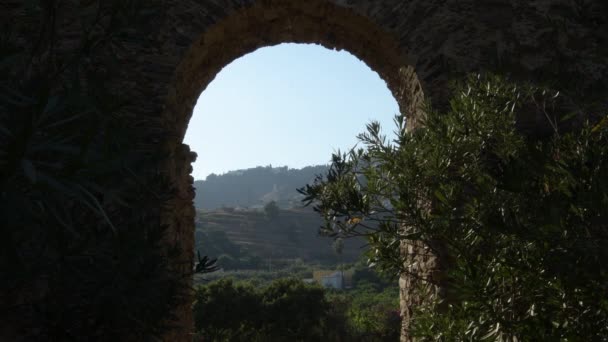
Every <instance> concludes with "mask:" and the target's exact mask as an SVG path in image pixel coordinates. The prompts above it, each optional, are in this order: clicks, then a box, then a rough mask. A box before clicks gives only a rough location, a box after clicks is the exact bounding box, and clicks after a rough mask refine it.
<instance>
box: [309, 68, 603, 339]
mask: <svg viewBox="0 0 608 342" xmlns="http://www.w3.org/2000/svg"><path fill="white" fill-rule="evenodd" d="M449 104H450V106H449V110H447V111H445V112H441V113H440V112H437V111H435V110H433V109H432V108H430V106H427V108H426V113H425V117H424V118H423V120H422V122H423V124H422V127H420V128H418V129H416V130H413V131H407V130H405V126H404V118H403V117H400V116H399V117H397V118H396V122H397V134H398V136H397V139H396V140H395V141H394V142H387V140H386V138H385V137H384V136H383V135H382V134H381V129H380V126H379V124H378V123H375V122H373V123H371V124H369V125H368V127H367V132H366V133H363V134H361V135H359V140H360V141H361V143H362V144H363V145H364V146H365V148H359V149H353V150H351V151H350V152H349V153H348V154H337V155H334V156H333V159H332V165H331V167H330V169H329V171H328V172H327V174H326V175H325V177H318V178H317V179H316V180H315V182H314V183H313V184H312V185H308V186H306V187H305V188H303V189H301V193H303V194H304V195H305V201H306V202H307V203H308V204H310V203H314V205H315V209H316V210H317V211H319V212H320V213H321V214H322V215H323V216H324V218H325V220H326V224H325V226H324V230H325V231H326V233H327V234H328V235H331V236H343V237H350V236H359V235H364V236H366V237H367V238H368V241H369V243H370V247H371V248H370V253H369V257H370V261H371V262H372V263H375V264H377V265H378V266H379V267H380V268H381V269H383V270H385V271H389V272H391V273H392V274H395V275H396V274H399V273H401V272H406V270H407V266H408V264H407V262H409V261H410V260H409V259H407V257H406V256H404V255H402V254H401V253H400V249H399V246H400V244H401V243H402V242H404V241H405V242H409V243H416V244H422V245H426V246H428V247H429V248H431V249H435V248H436V247H437V246H441V253H442V255H443V256H444V257H445V256H448V257H449V258H446V260H448V261H449V268H448V270H449V271H448V274H447V282H448V283H447V285H448V289H449V292H448V293H447V297H446V298H445V300H446V301H445V302H444V303H443V304H442V310H441V313H438V310H437V308H438V307H437V305H439V304H440V303H439V301H438V300H436V301H429V303H427V304H426V305H422V306H420V307H418V308H417V311H418V313H417V317H418V319H416V320H415V321H414V322H413V330H412V331H411V333H412V334H414V335H415V336H417V337H419V338H424V339H442V340H481V339H493V340H508V339H513V338H517V339H518V340H530V341H541V340H542V341H547V340H556V341H557V340H581V339H582V340H602V339H604V338H605V336H608V299H607V298H606V296H604V295H599V294H605V293H608V292H607V290H608V270H607V269H606V265H608V249H606V248H605V246H606V243H607V242H608V195H607V194H608V119H606V118H605V119H603V120H602V121H599V123H598V122H597V121H596V122H593V123H592V122H582V121H581V120H578V119H577V118H580V117H581V116H580V115H577V114H578V113H574V114H571V113H568V112H567V111H566V110H565V108H567V107H568V106H567V105H566V104H567V101H566V98H565V97H563V96H560V95H559V93H557V92H555V91H550V90H547V89H543V88H539V87H535V86H530V85H516V84H512V83H509V82H506V81H505V80H504V79H501V78H500V77H496V76H487V77H481V76H477V77H470V78H468V79H467V81H466V82H461V83H457V84H455V86H454V95H453V98H452V99H451V101H450V103H449ZM530 117H532V118H535V117H536V118H542V119H543V120H545V121H544V122H545V124H544V125H542V126H543V127H545V128H548V129H547V130H544V131H543V130H536V131H534V130H533V131H531V133H530V132H528V133H525V134H524V133H522V132H524V131H523V130H522V126H521V125H520V123H521V122H523V121H526V120H529V118H530ZM518 127H519V128H518ZM539 132H540V133H541V134H539ZM438 242H439V244H438ZM435 251H436V252H437V250H436V249H435ZM414 276H415V274H414ZM431 282H432V281H431V280H430V279H426V283H427V284H428V283H431ZM420 291H424V289H420Z"/></svg>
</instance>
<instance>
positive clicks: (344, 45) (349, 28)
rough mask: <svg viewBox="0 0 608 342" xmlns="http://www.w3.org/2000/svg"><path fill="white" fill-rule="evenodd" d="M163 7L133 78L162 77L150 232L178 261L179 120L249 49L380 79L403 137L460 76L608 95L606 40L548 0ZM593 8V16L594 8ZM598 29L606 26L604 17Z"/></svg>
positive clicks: (186, 239)
mask: <svg viewBox="0 0 608 342" xmlns="http://www.w3.org/2000/svg"><path fill="white" fill-rule="evenodd" d="M163 3H164V4H165V5H166V6H167V15H166V19H165V21H164V23H162V24H161V25H160V29H159V35H158V37H156V38H155V40H154V41H153V45H155V46H157V47H159V46H160V48H159V51H158V52H157V53H152V54H150V53H149V52H147V51H146V50H145V47H143V44H142V49H143V50H142V51H138V52H137V53H136V54H137V55H139V56H143V58H144V59H145V60H147V61H148V62H149V63H150V65H149V69H148V70H144V71H143V74H144V75H146V76H149V75H151V74H153V73H159V70H160V74H162V75H160V76H159V77H160V78H159V77H149V78H152V79H155V80H157V81H159V82H160V84H157V85H154V86H150V91H149V93H150V94H153V95H155V96H156V98H155V100H154V101H156V103H155V104H154V105H153V106H152V108H153V109H152V111H153V112H154V114H155V115H158V114H160V118H161V120H162V121H163V123H164V125H165V126H166V127H167V129H168V131H169V132H171V134H170V136H168V137H167V140H166V141H163V142H161V144H162V150H165V151H168V152H169V154H170V157H169V158H168V159H167V160H166V163H165V164H164V165H163V166H162V167H161V169H162V170H163V172H165V173H166V174H168V175H169V177H170V178H171V179H172V180H173V183H174V184H175V193H174V194H172V196H173V199H172V200H171V201H169V203H167V205H166V206H165V207H164V208H162V211H161V223H165V224H167V225H168V226H169V227H171V229H170V231H171V232H172V233H173V234H172V239H175V240H176V241H178V242H179V243H180V244H181V245H182V246H183V247H184V250H186V251H188V250H190V251H191V250H192V246H193V241H192V240H193V237H192V229H193V223H192V222H193V218H194V210H193V207H192V203H191V200H192V196H193V190H192V178H191V177H190V172H191V166H190V162H191V161H192V160H194V158H196V155H195V154H193V153H191V152H190V151H189V148H188V147H187V146H185V145H183V144H182V139H183V137H184V134H185V131H186V128H187V123H188V120H189V118H190V115H191V113H192V110H193V107H194V104H195V102H196V99H197V98H198V96H199V94H200V93H201V92H202V91H203V90H204V89H205V87H206V85H207V84H209V83H210V82H211V81H212V80H213V78H214V77H215V75H216V74H217V73H218V72H219V71H220V70H221V68H223V67H224V66H225V65H227V64H229V63H230V62H231V61H232V60H234V59H236V58H238V57H240V56H242V55H244V54H246V53H249V52H252V51H254V50H256V49H257V48H260V47H264V46H272V45H276V44H279V43H284V42H293V43H315V44H320V45H323V46H324V47H326V48H329V49H345V50H348V51H349V52H350V53H352V54H353V55H355V56H357V57H358V58H360V59H362V60H363V61H364V62H365V63H366V64H368V66H369V67H370V68H371V69H372V70H374V71H376V72H377V73H378V74H379V75H380V77H381V78H382V79H384V80H385V81H386V83H387V86H388V88H389V90H390V91H391V92H392V93H393V96H394V97H395V99H396V100H397V103H398V104H399V107H400V110H401V112H402V113H404V114H406V116H408V125H410V127H411V126H412V125H416V121H417V120H416V119H417V118H418V117H419V116H420V114H421V111H420V110H419V106H420V104H421V103H422V101H423V96H424V97H426V98H428V99H430V100H432V101H433V104H434V105H438V106H440V107H441V106H444V105H445V104H446V100H447V95H448V89H449V88H448V86H447V84H448V81H449V79H450V78H452V77H455V76H461V75H463V74H466V73H470V72H483V71H499V72H504V73H507V74H510V75H511V76H513V77H514V78H516V79H523V80H528V81H534V82H541V83H555V82H559V81H567V83H568V87H569V90H570V91H571V93H576V92H578V94H585V95H584V97H583V98H593V97H598V96H600V97H601V96H603V94H605V93H606V92H607V88H606V84H605V83H604V82H603V81H602V79H603V77H604V78H605V77H606V76H607V75H608V67H606V63H604V64H603V65H602V64H601V63H593V62H588V61H591V60H600V59H601V56H600V55H599V54H598V52H597V51H596V50H594V49H593V46H596V45H594V44H598V42H601V41H606V33H605V32H608V30H598V29H592V28H591V26H592V21H589V20H588V18H587V19H585V18H576V19H572V18H571V17H569V16H566V15H564V13H570V12H568V11H566V12H564V11H563V10H564V8H562V7H563V6H562V5H560V4H557V3H556V2H555V1H552V0H545V1H538V2H534V3H528V2H521V1H512V0H499V1H492V2H491V3H487V4H479V3H477V2H475V1H427V0H420V1H418V0H409V1H403V0H382V1H367V0H360V1H345V0H310V1H295V0H255V1H254V0H248V1H225V2H224V1H202V0H186V1H179V2H173V1H163ZM596 5H597V7H596V10H597V9H599V10H600V12H601V10H602V9H603V8H604V7H602V5H599V2H597V3H596ZM596 5H594V6H596ZM560 6H561V7H560ZM564 6H565V5H564ZM566 7H567V6H566ZM556 19H557V20H558V21H559V20H562V21H563V22H564V23H566V24H567V25H570V29H571V30H570V31H568V32H562V34H563V35H564V34H565V35H566V36H567V35H568V34H570V33H572V35H571V39H572V40H577V41H586V42H587V44H586V45H585V44H573V45H568V44H562V42H563V41H564V38H563V37H564V36H563V35H562V38H560V39H561V40H559V41H558V43H559V44H558V43H556V41H554V40H552V39H547V36H546V35H544V34H540V33H542V32H553V36H557V35H558V30H559V28H557V26H555V27H554V26H552V25H554V24H553V23H554V22H555V20H556ZM597 20H600V21H601V20H603V23H604V24H605V19H597ZM597 20H596V22H597ZM594 25H595V24H594ZM566 40H567V39H566ZM162 56H166V57H162ZM555 61H559V63H558V62H555ZM133 67H134V68H135V69H137V68H140V69H141V67H139V66H137V65H133ZM126 68H128V66H126V65H125V69H126ZM203 153H204V151H203ZM406 249H407V248H406ZM184 258H185V261H186V262H185V264H187V267H186V268H184V272H189V266H190V263H191V262H192V255H191V253H187V255H184ZM428 262H429V263H433V262H434V261H432V260H429V261H428ZM401 280H402V281H403V282H401V294H402V303H401V305H402V313H403V314H404V315H405V317H409V315H410V314H411V310H410V308H408V306H411V305H408V304H413V303H415V302H416V301H415V300H412V299H411V298H409V297H408V296H409V294H410V292H409V290H408V285H407V284H408V280H407V279H401ZM404 298H405V299H404ZM408 301H409V302H408ZM177 314H178V316H179V317H180V318H181V323H182V324H183V325H182V328H181V330H179V329H176V331H175V333H176V335H175V337H172V338H170V340H181V339H187V338H186V337H185V335H184V334H185V333H187V331H188V329H189V328H190V327H191V325H192V321H191V317H190V315H191V313H190V312H189V306H188V303H185V304H184V306H182V307H180V308H178V309H177ZM406 320H407V319H406ZM402 338H405V339H406V337H405V336H402Z"/></svg>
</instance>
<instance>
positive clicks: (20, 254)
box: [0, 0, 205, 341]
mask: <svg viewBox="0 0 608 342" xmlns="http://www.w3.org/2000/svg"><path fill="white" fill-rule="evenodd" d="M146 5H147V6H142V4H141V2H140V1H135V0H127V1H122V0H120V1H86V2H74V1H70V2H67V1H27V2H14V3H10V4H6V5H5V4H2V5H0V7H1V8H2V10H3V11H4V10H7V11H11V10H14V9H15V8H16V9H17V10H15V11H14V13H16V14H17V16H16V17H14V18H8V20H9V21H10V22H6V23H3V24H6V25H3V30H2V32H0V217H1V219H0V222H1V223H0V235H1V236H2V239H0V321H2V328H0V340H7V341H17V340H25V341H82V340H87V341H97V340H99V341H108V340H123V341H124V340H130V339H132V340H150V339H151V338H153V337H154V336H160V335H162V334H163V331H165V330H166V329H167V324H166V323H168V321H167V320H166V319H168V318H170V317H169V316H170V315H169V314H168V313H170V312H171V310H172V308H174V307H175V305H176V303H177V301H178V300H180V298H181V297H182V294H183V293H184V292H183V291H184V290H187V289H184V288H182V285H181V281H182V279H179V277H180V273H179V272H177V271H176V270H174V269H172V268H171V264H172V262H171V260H172V258H174V257H176V256H177V255H178V251H177V250H174V249H172V248H171V247H168V248H167V247H166V243H165V244H163V243H161V241H163V238H164V236H163V234H164V227H159V225H158V222H159V219H158V217H155V216H154V215H151V214H150V212H151V211H150V210H149V208H160V207H161V206H162V204H163V203H164V202H165V201H166V200H167V198H163V197H161V196H159V195H158V194H170V193H171V188H170V185H169V184H168V182H166V180H165V179H164V178H163V177H161V176H160V175H159V174H158V173H157V172H156V170H157V163H158V161H159V158H162V156H157V157H155V156H154V155H155V154H158V151H156V152H154V153H150V152H153V151H154V148H151V147H150V146H149V145H146V143H144V142H149V143H150V144H153V142H155V141H159V139H160V137H162V135H163V134H165V132H163V129H162V127H160V124H159V123H158V122H157V121H155V120H150V121H148V122H140V123H138V127H137V128H135V127H133V126H130V125H129V123H128V122H127V121H125V118H126V116H125V115H124V113H125V111H127V110H128V108H129V106H130V105H132V103H130V102H129V99H128V98H126V97H125V96H121V94H123V93H124V92H125V91H124V90H123V89H111V88H110V87H107V86H106V82H108V80H111V79H113V78H115V77H118V75H117V70H119V69H120V68H116V67H115V66H117V65H118V64H114V63H119V61H118V54H119V53H118V52H117V51H123V49H124V46H122V43H121V42H124V41H125V40H126V39H135V38H134V37H133V38H131V37H132V36H133V35H134V34H135V32H136V30H134V29H133V26H134V25H138V24H141V23H142V22H147V21H150V22H155V21H157V20H161V19H160V17H161V16H162V15H163V13H162V11H161V12H155V11H153V10H150V9H149V7H148V5H150V6H152V5H155V6H158V4H155V2H146ZM69 6H74V7H75V8H74V7H73V8H72V9H73V10H79V11H81V13H83V15H82V16H81V17H80V18H79V21H78V22H77V23H76V22H74V23H71V24H73V25H75V26H77V27H78V28H80V30H79V29H76V30H74V31H71V32H66V23H65V19H64V18H63V17H62V13H63V12H64V10H65V9H66V7H69ZM144 7H146V8H147V9H142V8H144ZM3 14H4V13H3ZM70 28H73V26H71V27H70ZM68 35H69V37H67V38H66V36H68ZM24 37H36V39H33V40H26V39H22V38H24ZM68 38H69V39H72V42H73V43H74V44H73V45H70V44H69V42H68V40H69V39H68ZM152 212H153V211H152ZM142 213H145V214H142ZM163 246H165V247H163ZM203 266H205V265H203ZM199 270H200V267H199Z"/></svg>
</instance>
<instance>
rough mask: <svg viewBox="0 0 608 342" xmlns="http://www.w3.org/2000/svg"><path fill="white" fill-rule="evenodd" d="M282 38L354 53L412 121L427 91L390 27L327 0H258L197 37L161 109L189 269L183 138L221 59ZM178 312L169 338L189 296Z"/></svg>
mask: <svg viewBox="0 0 608 342" xmlns="http://www.w3.org/2000/svg"><path fill="white" fill-rule="evenodd" d="M281 43H308V44H318V45H321V46H323V47H325V48H327V49H330V50H334V49H335V50H346V51H348V52H350V53H352V54H353V55H354V56H356V57H357V58H359V59H360V60H362V61H363V62H364V63H365V64H366V65H368V66H369V67H370V68H371V69H372V70H373V71H375V72H376V73H377V74H378V75H379V76H380V78H381V79H382V80H383V81H384V82H386V85H387V88H388V89H389V91H390V92H391V93H392V95H393V97H394V98H395V100H396V102H397V104H398V107H399V110H400V112H401V113H403V114H404V115H406V117H407V118H408V125H410V126H412V125H415V121H416V117H417V116H418V115H419V108H420V105H421V103H422V99H423V92H422V87H421V85H420V82H419V80H418V78H417V76H416V74H415V72H414V70H413V68H412V66H410V64H409V63H408V57H407V55H406V54H405V52H404V51H401V49H400V48H399V45H398V43H397V41H396V40H395V39H394V37H393V36H392V35H391V34H390V33H388V32H386V31H383V30H382V29H380V28H379V27H378V26H377V25H376V24H375V23H373V22H372V21H370V20H369V19H367V18H366V17H363V16H361V15H359V14H357V13H355V12H354V11H353V10H351V9H349V8H345V7H341V6H337V5H334V4H331V3H328V2H325V1H311V2H286V1H269V2H263V3H255V4H254V5H251V6H250V7H246V8H244V9H242V10H239V11H237V12H235V13H232V14H231V15H229V16H228V17H226V18H225V19H223V20H221V21H220V22H218V23H216V24H214V25H213V26H212V27H211V28H210V29H208V30H206V31H205V32H204V33H203V34H202V35H201V36H200V37H199V38H197V39H195V41H194V43H193V44H192V45H191V46H190V48H189V50H188V51H187V52H186V54H185V56H184V57H183V58H182V60H181V62H180V64H179V66H178V68H177V70H176V73H175V75H174V79H173V83H172V84H171V87H170V89H169V93H168V96H167V101H166V105H165V109H164V113H163V115H162V120H163V122H164V124H165V125H166V126H167V128H168V129H169V130H170V131H171V132H173V138H172V139H170V140H168V141H166V142H165V149H166V150H167V151H169V153H170V154H171V158H169V159H168V160H167V165H165V167H166V169H167V170H168V173H169V175H170V178H172V179H173V182H174V184H175V188H176V191H177V194H176V197H175V198H174V199H173V200H172V201H170V203H168V205H167V206H166V207H165V208H163V211H162V212H161V223H162V224H166V225H168V226H169V227H170V231H171V232H172V234H171V235H170V238H171V239H172V240H173V241H174V242H177V243H178V244H179V245H180V246H181V247H182V249H183V251H184V255H183V262H182V265H181V266H178V269H180V270H182V271H183V272H184V274H187V273H189V272H190V270H191V268H192V267H191V265H192V262H193V253H192V252H191V251H193V249H194V236H193V235H194V234H193V232H194V218H195V210H194V207H193V205H192V198H193V197H194V193H193V189H192V183H193V180H194V179H193V177H192V176H190V173H191V172H192V166H191V165H190V163H191V162H192V161H194V160H195V159H196V155H194V154H192V153H191V152H190V150H189V148H188V147H187V146H185V145H182V141H183V138H184V136H185V133H186V129H187V127H188V122H189V120H190V117H191V116H192V113H193V108H194V105H195V103H196V100H197V98H198V96H199V94H201V93H202V92H203V91H204V90H205V89H206V88H207V86H208V85H209V84H210V82H211V81H212V80H213V79H214V78H215V77H216V75H217V74H218V72H219V71H220V70H221V69H222V68H223V67H225V66H226V65H228V64H229V63H231V62H232V61H234V60H235V59H237V58H239V57H241V56H243V55H245V54H247V53H250V52H252V51H255V50H257V49H259V48H262V47H267V46H274V45H278V44H281ZM175 315H176V316H177V317H179V324H180V325H181V328H180V329H176V330H175V335H174V336H171V337H170V339H172V340H181V339H185V338H186V337H184V336H185V335H184V334H187V333H188V332H189V331H191V328H192V324H193V323H192V316H191V310H190V303H189V302H184V304H183V305H181V306H179V307H178V308H177V309H176V313H175Z"/></svg>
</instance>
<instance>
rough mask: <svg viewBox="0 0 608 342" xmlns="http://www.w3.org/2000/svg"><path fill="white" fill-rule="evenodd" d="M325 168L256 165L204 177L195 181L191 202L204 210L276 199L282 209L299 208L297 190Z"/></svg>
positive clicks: (258, 204) (258, 203) (245, 206)
mask: <svg viewBox="0 0 608 342" xmlns="http://www.w3.org/2000/svg"><path fill="white" fill-rule="evenodd" d="M326 170H327V166H324V165H317V166H308V167H305V168H302V169H289V168H287V167H272V166H266V167H262V166H258V167H256V168H251V169H245V170H236V171H230V172H228V173H225V174H222V175H216V174H211V175H209V176H207V178H206V179H205V180H197V181H195V182H194V187H195V189H196V197H195V199H194V205H195V206H196V208H198V209H205V210H213V209H218V208H222V207H232V208H235V207H244V208H256V207H257V208H261V207H262V206H263V205H264V204H265V203H268V202H270V201H275V202H276V203H277V204H278V205H279V207H281V208H294V207H299V206H300V205H301V203H300V199H301V196H300V194H298V192H297V191H296V189H298V188H301V187H303V186H304V185H306V184H308V183H310V182H312V180H313V179H314V178H315V176H316V175H318V174H321V173H324V172H325V171H326Z"/></svg>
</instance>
